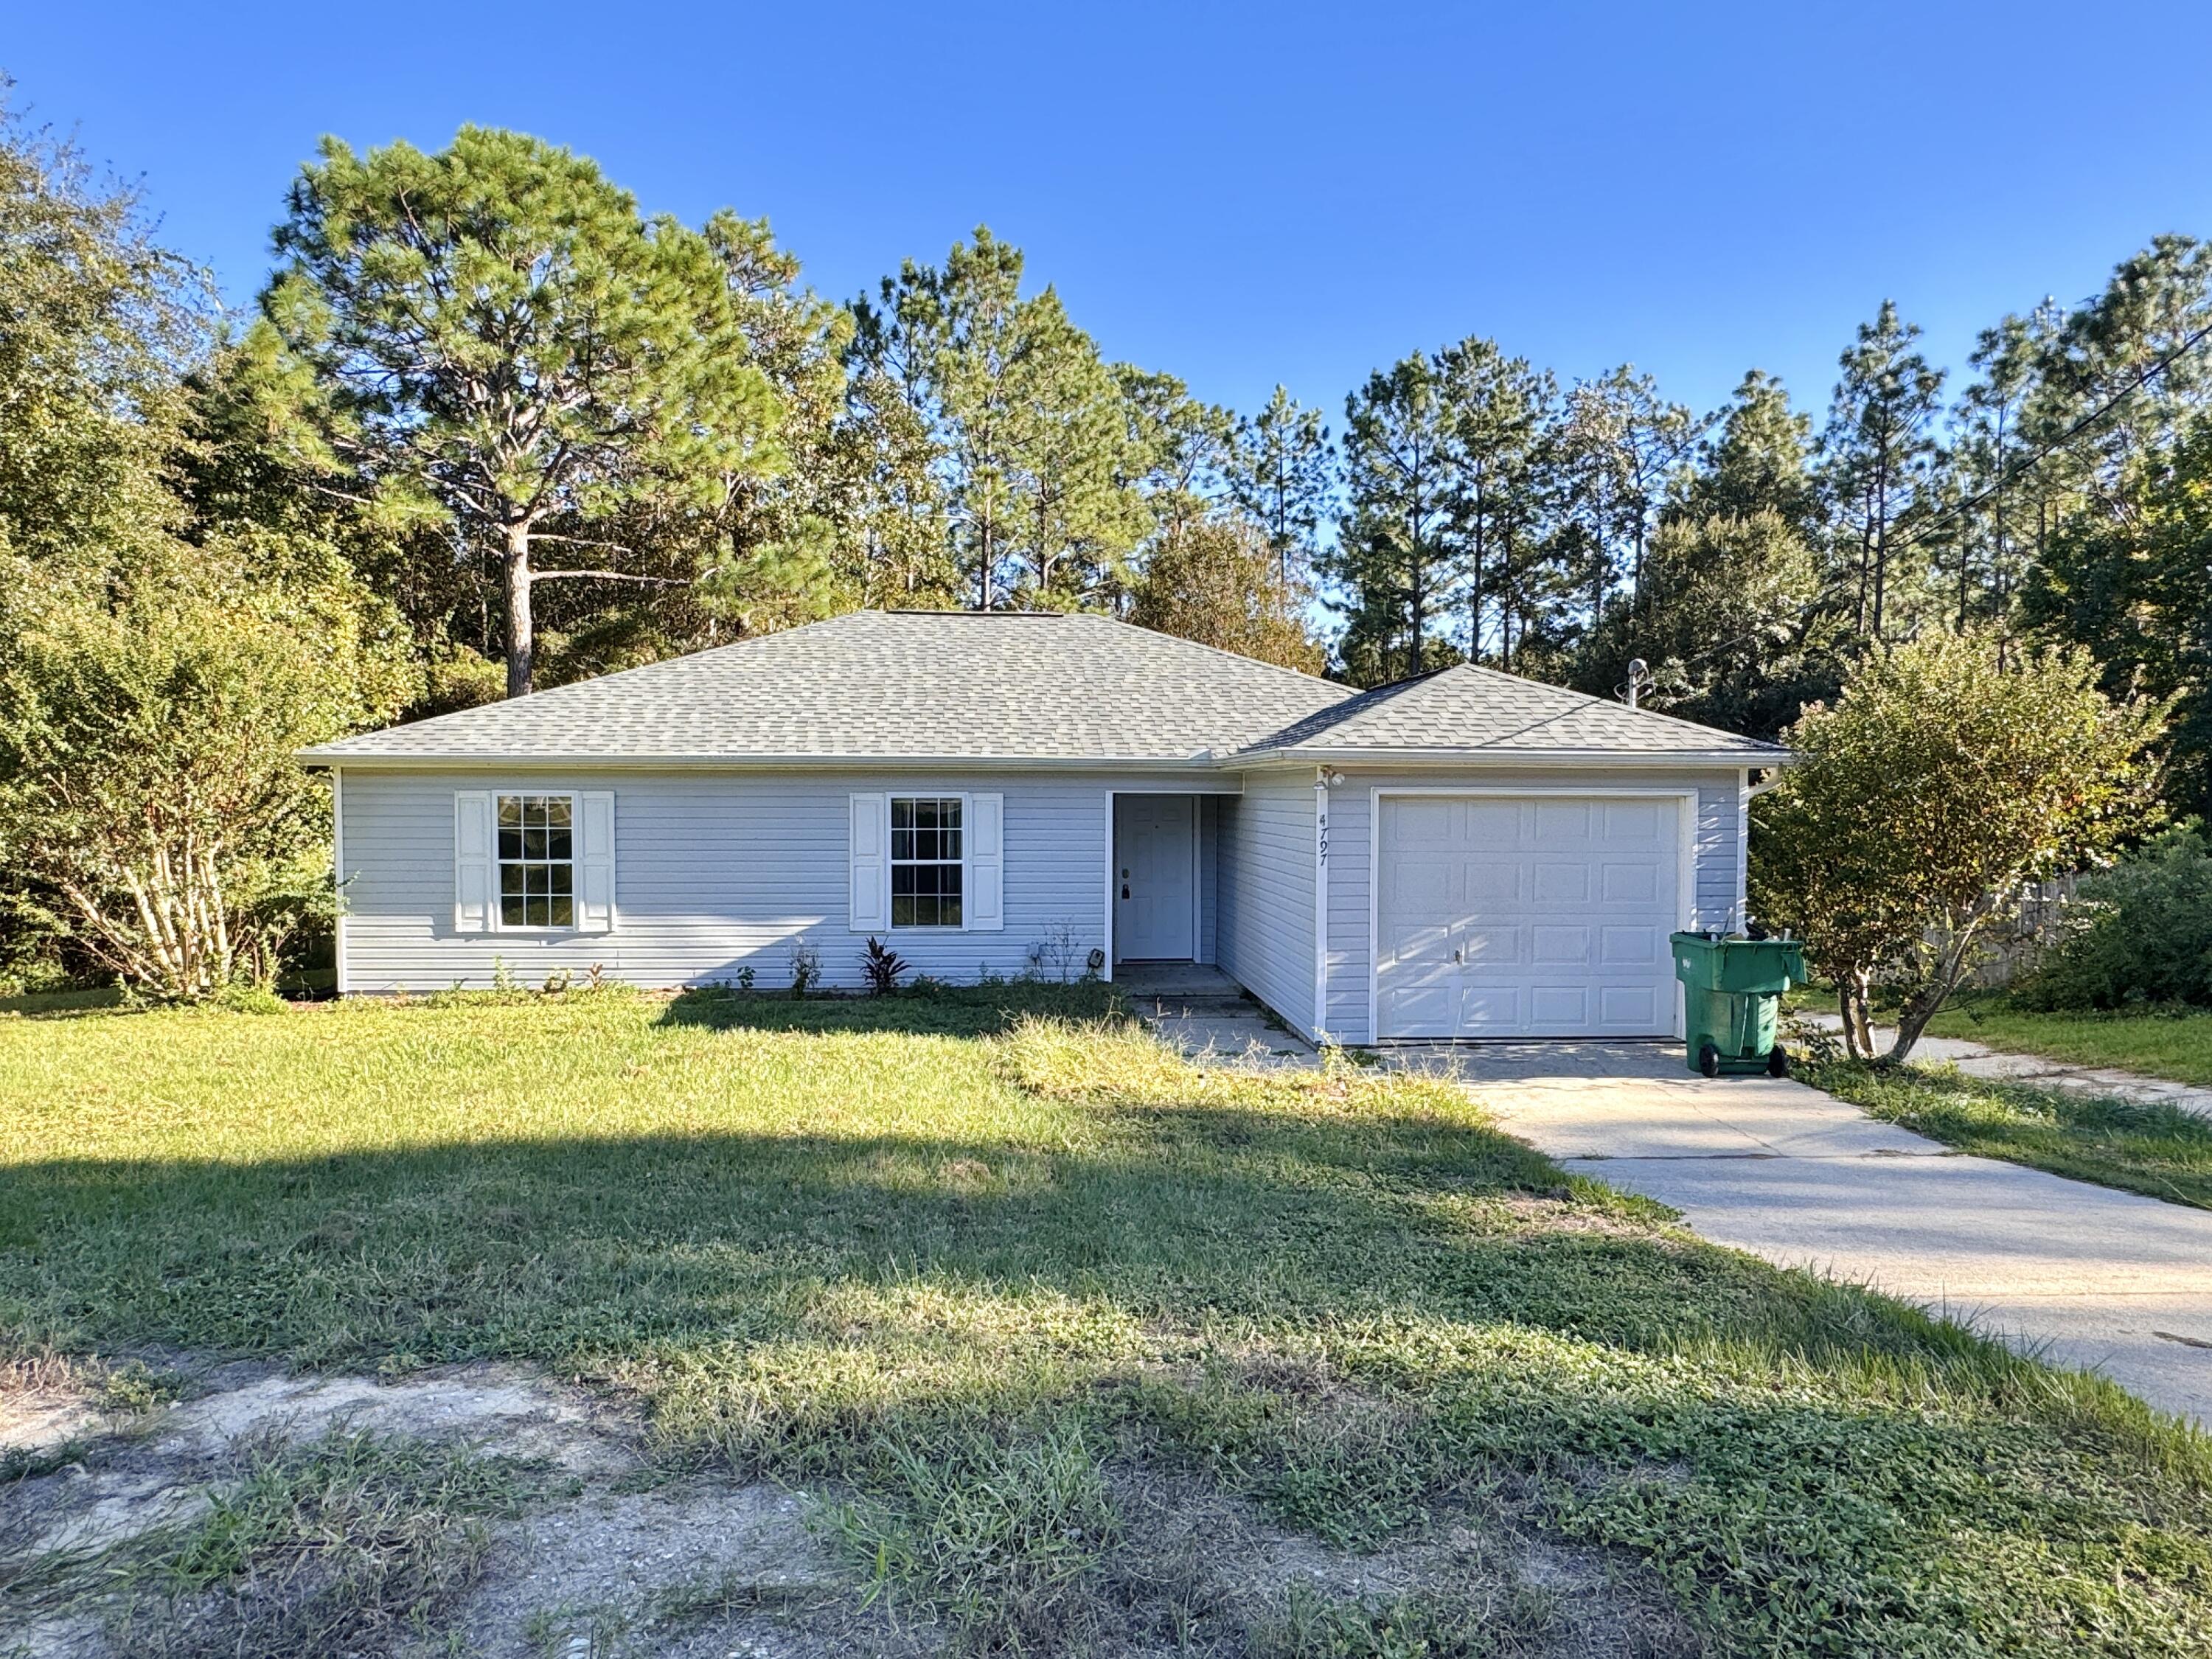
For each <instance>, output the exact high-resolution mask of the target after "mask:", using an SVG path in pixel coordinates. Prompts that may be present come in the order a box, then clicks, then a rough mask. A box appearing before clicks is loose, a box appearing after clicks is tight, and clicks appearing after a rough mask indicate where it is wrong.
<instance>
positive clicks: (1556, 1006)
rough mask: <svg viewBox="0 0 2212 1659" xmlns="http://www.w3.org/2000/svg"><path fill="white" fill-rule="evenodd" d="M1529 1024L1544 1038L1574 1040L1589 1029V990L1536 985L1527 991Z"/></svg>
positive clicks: (1567, 986) (1586, 988)
mask: <svg viewBox="0 0 2212 1659" xmlns="http://www.w3.org/2000/svg"><path fill="white" fill-rule="evenodd" d="M1528 1024H1529V1025H1530V1027H1531V1028H1532V1030H1533V1031H1534V1033H1535V1034H1537V1035H1541V1036H1577V1035H1579V1034H1580V1033H1581V1032H1583V1031H1586V1030H1589V1024H1590V1011H1589V987H1587V986H1583V985H1537V986H1532V987H1529V991H1528Z"/></svg>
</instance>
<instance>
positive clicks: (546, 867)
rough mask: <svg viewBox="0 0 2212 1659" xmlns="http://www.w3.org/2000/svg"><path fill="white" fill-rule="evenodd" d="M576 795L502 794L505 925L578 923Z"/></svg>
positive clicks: (501, 904)
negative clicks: (576, 894)
mask: <svg viewBox="0 0 2212 1659" xmlns="http://www.w3.org/2000/svg"><path fill="white" fill-rule="evenodd" d="M574 805H575V802H574V798H573V797H572V796H568V795H501V797H500V798H499V925H500V926H501V927H574V926H575V925H576V898H575V893H576V855H575V829H574Z"/></svg>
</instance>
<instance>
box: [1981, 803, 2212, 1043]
mask: <svg viewBox="0 0 2212 1659" xmlns="http://www.w3.org/2000/svg"><path fill="white" fill-rule="evenodd" d="M2067 923H2068V926H2067V930H2066V936H2065V938H2064V939H2063V940H2061V941H2060V942H2059V943H2058V944H2057V945H2055V946H2053V947H2051V949H2050V950H2048V951H2045V953H2044V955H2043V957H2042V959H2041V960H2040V961H2039V962H2038V963H2037V964H2036V966H2035V968H2034V970H2033V972H2032V973H2030V974H2028V975H2026V976H2025V977H2023V978H2022V979H2021V980H2020V981H2017V982H2016V983H2015V985H2014V986H2013V987H2012V991H2013V998H2014V1000H2015V1001H2017V1002H2019V1003H2020V1004H2021V1006H2024V1007H2028V1008H2043V1009H2053V1008H2126V1007H2130V1006H2142V1005H2143V1004H2146V1003H2152V1004H2156V1003H2188V1004H2193V1005H2194V1006H2197V1007H2199V1008H2203V1007H2212V842H2207V841H2206V840H2205V837H2204V833H2203V828H2202V827H2201V826H2200V825H2198V824H2197V823H2188V824H2184V825H2181V826H2179V827H2178V828H2175V829H2168V830H2166V831H2165V832H2164V833H2163V834H2161V835H2158V836H2154V837H2152V839H2151V840H2150V841H2149V842H2148V843H2146V844H2145V845H2144V846H2142V848H2137V849H2136V851H2135V852H2133V853H2131V854H2129V855H2128V856H2127V857H2126V858H2125V859H2124V860H2121V861H2120V862H2119V863H2118V865H2116V866H2113V867H2112V868H2111V869H2108V870H2103V871H2100V872H2096V873H2094V874H2093V875H2090V876H2087V877H2085V878H2083V879H2082V881H2081V884H2080V886H2079V887H2078V888H2077V889H2076V890H2075V902H2074V904H2073V905H2072V906H2071V907H2070V908H2069V910H2068V912H2067Z"/></svg>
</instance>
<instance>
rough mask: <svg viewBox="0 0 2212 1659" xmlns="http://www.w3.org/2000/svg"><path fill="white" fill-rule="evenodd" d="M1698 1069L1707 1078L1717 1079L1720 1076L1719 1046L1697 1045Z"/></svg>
mask: <svg viewBox="0 0 2212 1659" xmlns="http://www.w3.org/2000/svg"><path fill="white" fill-rule="evenodd" d="M1698 1069H1699V1071H1701V1072H1703V1073H1705V1075H1706V1076H1707V1077H1718V1076H1719V1075H1720V1074H1721V1051H1720V1045H1719V1044H1717V1043H1713V1042H1701V1043H1699V1045H1698Z"/></svg>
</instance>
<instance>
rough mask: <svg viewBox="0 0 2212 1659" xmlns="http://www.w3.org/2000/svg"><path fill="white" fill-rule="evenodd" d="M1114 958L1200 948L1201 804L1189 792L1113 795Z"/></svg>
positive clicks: (1158, 958)
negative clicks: (1199, 820) (1199, 874)
mask: <svg viewBox="0 0 2212 1659" xmlns="http://www.w3.org/2000/svg"><path fill="white" fill-rule="evenodd" d="M1114 880H1115V885H1114V891H1115V901H1114V958H1115V961H1117V962H1188V961H1190V960H1191V959H1192V958H1193V957H1195V956H1196V955H1197V954H1198V927H1197V914H1196V912H1197V908H1198V907H1197V898H1198V811H1197V802H1196V801H1195V800H1194V799H1192V798H1191V797H1190V796H1188V795H1117V796H1116V797H1115V800H1114Z"/></svg>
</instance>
